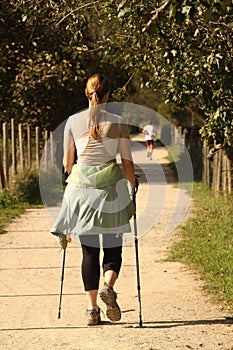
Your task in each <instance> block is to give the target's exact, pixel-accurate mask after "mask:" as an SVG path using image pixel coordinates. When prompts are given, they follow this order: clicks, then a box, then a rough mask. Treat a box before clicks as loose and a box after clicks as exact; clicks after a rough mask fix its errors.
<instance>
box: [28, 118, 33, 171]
mask: <svg viewBox="0 0 233 350" xmlns="http://www.w3.org/2000/svg"><path fill="white" fill-rule="evenodd" d="M31 138H32V132H31V125H29V124H27V148H28V149H27V151H28V167H29V168H31V165H32V140H31Z"/></svg>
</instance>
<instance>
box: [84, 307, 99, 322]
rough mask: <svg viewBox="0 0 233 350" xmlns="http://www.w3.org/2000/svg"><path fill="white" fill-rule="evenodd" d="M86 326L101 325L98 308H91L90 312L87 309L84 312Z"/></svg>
mask: <svg viewBox="0 0 233 350" xmlns="http://www.w3.org/2000/svg"><path fill="white" fill-rule="evenodd" d="M86 317H87V325H88V326H96V325H98V324H100V323H101V319H100V308H99V307H98V308H93V309H92V310H89V309H87V311H86Z"/></svg>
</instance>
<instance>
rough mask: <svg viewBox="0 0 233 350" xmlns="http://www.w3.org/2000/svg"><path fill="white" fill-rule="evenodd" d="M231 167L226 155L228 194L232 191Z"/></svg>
mask: <svg viewBox="0 0 233 350" xmlns="http://www.w3.org/2000/svg"><path fill="white" fill-rule="evenodd" d="M231 174H232V167H231V161H230V159H229V157H227V185H228V193H229V194H230V193H231V191H232V175H231Z"/></svg>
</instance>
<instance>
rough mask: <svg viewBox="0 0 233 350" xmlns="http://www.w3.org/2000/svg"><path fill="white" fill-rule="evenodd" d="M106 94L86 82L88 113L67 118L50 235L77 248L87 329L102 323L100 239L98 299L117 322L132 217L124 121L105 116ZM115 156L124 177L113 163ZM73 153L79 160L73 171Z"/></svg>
mask: <svg viewBox="0 0 233 350" xmlns="http://www.w3.org/2000/svg"><path fill="white" fill-rule="evenodd" d="M109 91H110V88H109V82H108V80H107V79H106V77H105V76H103V75H102V74H94V75H93V76H91V77H90V78H89V79H88V81H87V84H86V89H85V94H86V96H87V98H88V101H89V110H88V111H84V112H81V113H79V114H75V115H73V116H71V117H70V118H69V119H68V121H67V123H66V127H65V132H64V160H63V165H64V168H65V170H66V171H67V173H68V174H69V177H68V179H67V183H68V185H67V186H66V189H65V193H64V198H63V203H62V210H61V212H60V215H59V217H58V218H57V220H56V222H55V224H54V227H53V228H52V230H51V232H52V233H53V234H55V235H57V236H59V240H60V243H61V245H62V246H63V248H64V249H65V248H66V245H67V241H68V242H70V241H71V239H72V238H73V239H76V238H77V239H79V241H80V243H81V247H82V253H83V259H82V279H83V283H84V289H85V291H86V294H87V300H88V308H87V311H86V315H87V324H88V325H97V324H100V322H101V319H100V308H99V306H98V304H97V296H98V289H99V279H100V268H99V254H100V246H101V243H100V235H101V237H102V241H103V242H102V245H103V250H104V257H103V264H102V267H103V273H104V279H105V283H104V288H103V289H102V290H101V291H100V293H99V295H100V298H101V299H102V301H103V302H104V303H105V304H106V306H107V312H106V314H107V317H108V318H109V319H110V320H111V321H112V322H116V321H119V320H120V318H121V311H120V307H119V305H118V304H117V302H116V298H117V295H116V293H115V291H114V289H113V286H114V284H115V282H116V280H117V278H118V275H119V272H120V268H121V263H122V257H121V254H122V235H123V233H124V232H130V225H129V219H130V218H131V217H132V215H133V213H134V211H135V208H134V205H133V203H132V200H131V198H130V196H129V192H128V187H127V180H128V181H129V183H130V185H131V186H132V188H133V187H134V186H135V182H134V164H133V161H132V156H131V149H130V140H129V133H128V128H127V125H126V124H125V123H124V119H123V118H121V117H119V116H117V115H114V114H111V113H108V112H107V111H106V110H105V108H104V107H105V105H104V104H105V103H106V102H107V100H108V97H109ZM118 151H119V152H120V157H121V162H122V166H123V172H122V171H121V169H120V167H119V166H118V164H117V163H116V155H117V153H118ZM75 152H77V156H78V160H77V163H76V164H75V165H74V164H73V163H74V158H75Z"/></svg>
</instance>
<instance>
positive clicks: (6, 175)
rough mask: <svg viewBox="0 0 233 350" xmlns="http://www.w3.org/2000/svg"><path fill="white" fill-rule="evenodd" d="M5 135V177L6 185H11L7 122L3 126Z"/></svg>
mask: <svg viewBox="0 0 233 350" xmlns="http://www.w3.org/2000/svg"><path fill="white" fill-rule="evenodd" d="M2 133H3V171H4V176H5V185H6V186H7V185H8V184H9V152H8V150H9V147H8V124H7V122H5V123H3V125H2Z"/></svg>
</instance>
